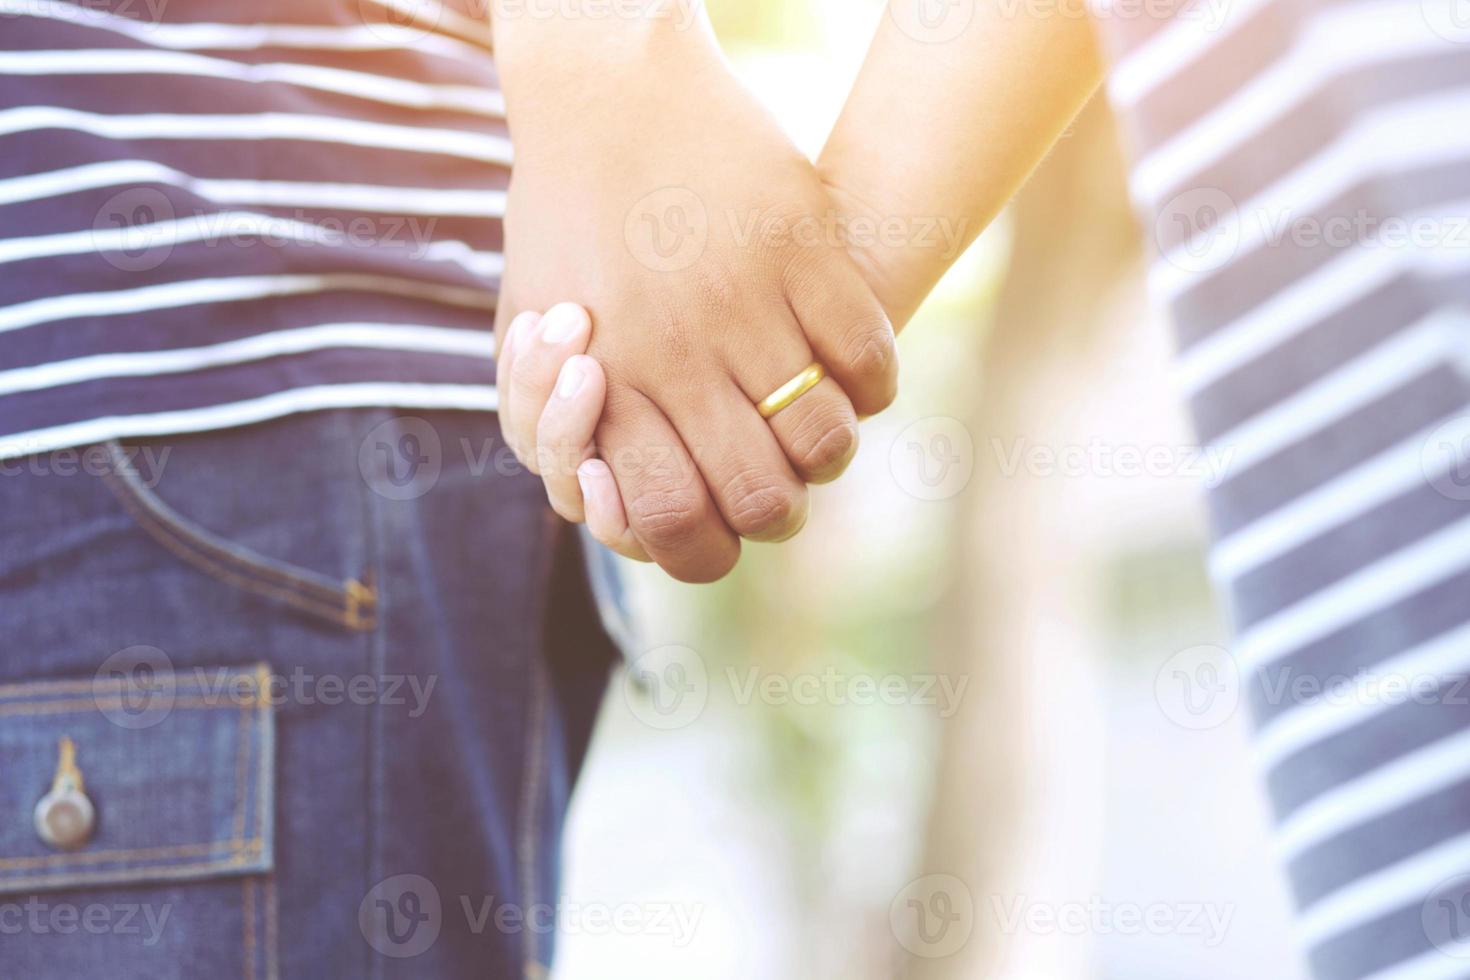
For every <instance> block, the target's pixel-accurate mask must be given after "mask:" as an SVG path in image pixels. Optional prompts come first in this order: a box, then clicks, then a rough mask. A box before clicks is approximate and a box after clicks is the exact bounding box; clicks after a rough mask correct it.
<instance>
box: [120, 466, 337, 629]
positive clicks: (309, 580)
mask: <svg viewBox="0 0 1470 980" xmlns="http://www.w3.org/2000/svg"><path fill="white" fill-rule="evenodd" d="M107 451H108V456H109V464H110V465H109V467H108V469H107V471H106V472H105V473H104V474H103V475H104V476H109V477H112V478H114V480H116V482H117V483H119V484H121V487H122V489H124V490H125V491H126V492H127V494H128V496H129V497H131V498H132V499H133V501H134V502H136V503H137V504H138V505H139V506H140V507H142V508H143V509H144V510H145V511H147V512H148V516H149V517H150V518H151V519H153V520H154V521H157V522H158V523H159V524H160V525H162V526H163V527H164V528H165V529H166V530H168V531H169V533H171V534H173V535H176V536H177V537H179V538H180V539H182V540H183V541H184V542H185V543H186V544H188V545H190V546H191V547H196V548H199V549H200V550H202V551H206V552H209V553H210V554H212V555H214V556H215V557H216V558H217V559H218V560H220V561H222V562H224V563H226V564H229V565H235V566H237V567H239V568H240V569H241V570H243V571H245V572H248V573H250V574H259V575H261V576H264V577H267V578H273V579H276V580H277V581H279V582H281V583H282V584H285V585H289V586H293V587H299V588H301V589H304V590H310V591H314V592H316V593H317V595H318V597H319V598H321V599H322V601H326V602H335V601H337V600H338V599H340V598H341V597H342V592H343V588H342V586H341V585H339V584H338V583H336V582H332V581H330V580H328V579H327V577H326V576H324V575H321V574H319V573H317V572H314V571H311V570H310V569H306V568H300V567H296V566H293V565H291V564H290V563H288V562H283V561H279V560H277V559H274V558H269V557H267V556H265V555H262V554H259V553H256V552H253V551H251V550H250V549H248V548H245V547H244V546H242V545H238V544H235V543H233V542H231V541H228V540H226V539H225V538H222V537H220V536H219V535H217V534H215V533H214V532H212V531H209V530H207V529H205V528H203V527H201V526H199V525H198V524H197V523H195V522H194V521H192V520H190V519H189V518H188V517H186V516H185V515H183V514H180V513H179V512H178V511H176V510H174V508H173V507H172V506H171V505H170V504H169V503H168V502H167V501H165V500H163V499H162V498H160V497H159V496H158V494H157V493H156V492H155V491H154V490H151V489H150V488H149V487H148V486H147V484H145V483H144V482H143V481H142V480H141V479H140V478H139V476H138V471H137V469H136V468H135V467H134V466H133V465H132V463H131V461H129V460H128V458H127V455H126V453H124V452H123V449H122V446H121V444H119V443H118V442H117V441H116V440H113V441H112V442H109V443H107Z"/></svg>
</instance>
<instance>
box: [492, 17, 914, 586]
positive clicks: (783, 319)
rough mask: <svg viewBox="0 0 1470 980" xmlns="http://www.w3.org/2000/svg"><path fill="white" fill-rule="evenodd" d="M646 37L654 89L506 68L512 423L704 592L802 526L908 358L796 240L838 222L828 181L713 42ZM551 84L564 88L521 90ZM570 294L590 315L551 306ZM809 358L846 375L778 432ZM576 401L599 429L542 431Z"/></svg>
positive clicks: (857, 297)
mask: <svg viewBox="0 0 1470 980" xmlns="http://www.w3.org/2000/svg"><path fill="white" fill-rule="evenodd" d="M649 43H650V44H652V45H653V46H654V48H655V49H656V50H654V51H652V52H651V53H650V52H649V51H642V52H641V53H640V55H639V58H644V57H656V58H657V59H659V62H660V70H659V71H657V72H651V71H647V70H643V67H642V66H641V65H640V66H633V65H630V66H629V68H628V69H627V70H626V71H620V70H618V68H617V66H616V64H613V65H611V66H610V65H609V64H608V63H607V59H603V60H602V62H601V63H600V64H598V65H597V69H598V71H597V73H595V75H593V74H592V73H589V75H588V77H587V78H586V79H585V80H584V81H583V83H581V87H580V88H576V89H575V91H574V92H572V93H569V92H568V91H566V86H568V85H572V86H574V87H575V86H576V85H577V84H578V83H577V82H576V80H575V78H573V80H572V81H567V80H566V79H565V77H564V78H563V80H562V82H561V83H560V84H561V85H562V91H560V92H559V93H558V94H557V96H556V98H555V99H544V98H543V97H542V93H538V92H536V91H534V90H528V89H525V88H521V87H519V86H517V85H516V84H514V83H513V81H512V78H513V77H515V73H514V72H508V73H507V76H506V91H507V99H508V104H509V106H510V109H511V113H510V122H511V127H512V131H513V133H514V135H515V139H516V145H517V168H516V172H515V175H514V179H513V182H512V186H511V190H510V199H509V202H508V211H507V218H506V242H505V252H506V255H507V259H508V265H507V269H506V276H505V282H504V286H503V289H502V297H501V308H500V314H499V319H498V332H499V333H500V335H501V338H502V348H501V358H500V364H499V372H500V376H499V385H500V391H501V398H502V408H501V415H502V424H503V427H504V429H505V431H506V435H507V438H508V439H509V440H510V442H511V445H512V447H513V448H515V450H516V451H517V454H518V455H519V456H520V457H521V458H522V460H523V461H524V462H526V463H527V465H529V466H531V467H532V468H533V469H534V470H536V471H537V472H540V473H541V474H542V475H543V477H544V478H545V480H546V483H547V488H548V493H549V495H550V497H551V500H552V502H553V505H554V506H555V507H556V509H557V510H558V512H560V513H561V514H562V515H563V516H565V517H567V518H568V519H571V520H580V519H582V518H583V517H584V511H583V508H582V504H581V499H582V485H583V484H585V485H586V486H587V487H589V488H590V490H591V491H592V492H591V493H590V494H589V499H588V505H587V511H586V514H585V516H586V517H588V518H589V520H591V522H592V525H593V530H594V532H596V533H597V534H598V535H599V537H600V538H601V539H602V540H604V542H605V543H607V544H609V545H610V546H612V547H613V548H614V549H615V550H618V551H621V552H622V553H624V554H628V555H631V556H634V557H645V556H646V557H649V558H652V559H653V560H655V561H657V562H658V563H659V564H660V565H662V566H663V567H664V568H665V569H666V570H668V571H669V572H670V574H672V575H674V576H675V577H677V578H680V579H684V580H687V581H709V580H713V579H716V578H719V577H721V576H723V575H724V574H726V573H727V572H728V571H729V570H730V569H731V568H732V567H733V565H734V563H735V561H736V558H737V557H738V554H739V539H740V537H748V538H751V539H755V540H780V539H784V538H786V537H789V536H791V535H792V534H794V533H796V532H797V531H798V530H800V528H801V526H802V524H803V522H804V521H805V518H806V511H807V499H806V484H807V483H809V482H821V481H825V480H830V479H833V478H835V477H836V476H837V475H839V474H840V473H841V471H842V470H843V469H844V468H845V467H846V465H847V463H848V462H849V461H850V459H851V457H852V455H853V453H854V451H855V449H856V444H857V433H856V424H857V418H858V416H859V415H868V414H872V413H875V412H877V411H880V410H881V409H883V408H884V407H886V405H887V404H888V403H889V401H891V399H892V397H893V393H894V390H895V387H896V374H897V361H896V353H895V348H894V339H893V329H892V326H891V325H890V323H889V321H888V318H887V316H886V315H885V313H884V310H883V308H882V306H881V304H880V303H879V302H878V300H877V299H876V298H875V297H874V295H873V293H872V291H871V290H870V289H869V288H868V286H867V285H866V283H865V282H864V280H863V278H862V276H861V275H860V274H859V272H858V269H857V267H856V266H855V265H854V264H853V263H852V261H851V260H850V258H849V257H848V255H847V253H846V250H845V249H844V248H843V247H842V245H841V243H840V242H833V241H829V240H826V238H825V237H824V236H822V235H821V234H810V233H807V234H801V233H797V232H798V231H799V230H800V229H807V230H808V232H810V230H811V229H814V228H815V229H820V228H823V227H826V226H827V224H828V223H829V222H830V217H829V216H830V214H831V210H832V205H831V202H830V201H829V199H828V197H827V195H826V192H825V189H824V187H823V185H822V183H821V181H820V180H819V179H818V177H817V175H816V173H815V171H814V170H813V168H812V166H811V164H810V163H809V162H808V161H807V160H806V159H805V158H804V157H803V156H801V154H800V153H799V152H798V151H797V150H796V149H795V148H794V147H792V146H791V144H790V143H789V142H788V141H787V140H786V139H785V137H784V135H783V134H782V133H781V132H780V130H779V129H778V127H777V126H776V125H775V124H774V123H773V122H772V121H771V120H770V119H768V118H767V117H766V115H765V114H764V113H763V112H762V111H761V110H760V109H759V108H758V107H757V106H756V105H755V104H754V102H753V101H752V100H751V98H750V97H749V96H748V95H747V94H746V93H745V92H744V90H743V89H741V88H740V86H739V85H738V84H737V83H736V82H735V80H734V78H733V77H732V76H731V75H730V73H729V71H728V69H727V68H726V66H725V65H724V63H723V61H722V60H721V59H720V57H719V55H718V52H717V50H716V49H715V48H714V45H713V41H712V40H708V39H703V38H699V39H696V38H689V37H683V38H678V39H673V40H667V41H666V42H649ZM661 43H662V44H663V46H660V44H661ZM546 70H548V71H549V70H551V69H549V68H548V69H546ZM556 70H558V71H562V72H563V76H566V75H571V76H576V75H577V74H578V72H577V71H576V70H575V69H574V68H573V69H564V68H562V67H559V68H557V69H556ZM537 75H540V77H543V78H545V77H549V76H547V75H546V74H544V73H543V72H536V71H526V72H524V73H521V75H520V77H522V78H525V77H536V76H537ZM669 78H678V79H680V80H681V84H679V85H677V86H670V85H669V84H668V82H667V79H669ZM521 111H523V112H526V113H527V114H526V115H519V114H518V112H521ZM523 120H525V122H523ZM567 299H574V300H576V301H577V302H578V303H580V304H581V306H582V308H585V311H586V312H585V313H584V312H583V310H582V309H579V308H578V307H575V306H571V305H565V304H564V305H561V306H555V305H554V304H558V303H561V302H562V301H564V300H567ZM538 310H546V311H547V313H546V315H545V316H541V317H538V316H536V315H535V314H534V313H531V314H528V315H524V316H517V315H516V314H518V313H520V312H521V311H538ZM589 314H590V316H589ZM512 325H513V329H512ZM582 351H585V352H586V354H588V355H590V357H586V356H574V355H579V354H580V353H581V352H582ZM813 362H819V363H821V364H822V365H824V366H825V368H826V370H827V372H828V373H829V375H830V377H828V378H827V379H826V380H823V381H822V382H821V383H819V384H818V385H817V386H816V387H814V388H813V389H812V390H811V391H809V392H807V393H806V394H804V395H803V396H802V397H801V398H800V399H798V400H797V401H796V402H794V403H793V404H792V405H791V406H790V407H788V408H786V409H785V410H784V411H782V412H780V413H779V414H777V415H775V416H774V417H773V418H771V419H769V420H767V419H763V418H762V417H761V415H760V414H759V413H758V411H757V409H756V403H757V402H759V401H760V400H761V399H763V398H765V397H766V396H768V395H770V394H771V393H772V392H773V391H775V390H776V389H778V388H780V387H781V386H782V385H783V384H785V383H786V382H787V381H789V380H790V379H791V378H793V377H794V376H796V375H797V374H798V373H800V372H801V371H802V370H803V369H804V368H806V367H807V366H808V365H810V364H812V363H813ZM599 365H600V367H599ZM558 376H559V377H560V383H559V384H558V383H557V381H556V379H557V378H558ZM554 388H555V389H556V390H558V391H560V392H564V393H565V396H568V397H563V396H562V395H553V389H554ZM558 397H563V400H564V401H566V402H567V403H568V404H567V406H566V407H569V408H570V407H574V406H580V407H581V408H582V413H581V414H577V413H575V412H574V413H571V414H565V413H558V414H557V417H558V418H559V419H560V421H555V420H553V421H552V422H550V423H547V422H545V421H544V420H543V413H542V408H543V406H545V405H546V404H547V402H548V399H553V398H558ZM604 400H605V406H604V408H603V410H602V411H601V412H600V413H599V412H598V411H597V410H596V409H597V406H596V405H595V404H594V402H601V401H604ZM589 433H591V435H592V438H590V439H589V438H587V436H588V434H589ZM594 455H596V456H599V457H600V459H601V462H600V463H599V462H592V463H586V462H585V461H586V460H589V459H591V458H592V457H593V456H594ZM584 463H585V465H584ZM579 476H580V478H581V480H582V484H579ZM609 488H611V489H614V490H616V491H617V494H616V498H617V499H620V500H621V501H622V502H623V503H624V504H625V505H626V506H625V508H619V509H618V510H617V511H616V512H615V511H614V509H613V507H614V504H613V503H612V501H613V497H611V496H609V495H608V494H605V493H603V492H601V491H602V490H605V489H609ZM624 518H625V519H626V521H625V523H624V520H623V519H624Z"/></svg>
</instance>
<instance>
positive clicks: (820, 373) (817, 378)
mask: <svg viewBox="0 0 1470 980" xmlns="http://www.w3.org/2000/svg"><path fill="white" fill-rule="evenodd" d="M826 376H827V369H826V368H824V367H822V365H820V364H818V363H816V362H812V363H811V364H808V365H807V366H806V367H804V368H802V369H801V373H800V374H798V375H797V376H796V377H794V378H792V379H791V380H790V381H788V382H786V383H785V384H784V385H782V386H781V387H779V388H777V389H776V390H775V391H773V392H771V393H770V394H769V395H767V396H766V397H765V398H762V399H761V400H760V401H758V402H756V405H755V410H756V411H757V412H760V413H761V418H763V419H768V418H771V417H772V416H773V415H775V414H776V413H777V412H779V411H781V410H782V409H784V408H786V407H788V406H789V405H790V404H791V403H792V402H794V401H796V400H797V399H798V398H800V397H801V396H802V395H804V394H806V393H807V392H809V391H811V390H812V389H813V388H815V387H816V386H817V385H818V384H819V383H820V382H821V380H822V379H823V378H825V377H826Z"/></svg>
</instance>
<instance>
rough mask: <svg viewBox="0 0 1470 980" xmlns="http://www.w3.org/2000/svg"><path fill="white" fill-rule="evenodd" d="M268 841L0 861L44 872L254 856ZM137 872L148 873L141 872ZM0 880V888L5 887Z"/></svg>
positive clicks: (228, 841)
mask: <svg viewBox="0 0 1470 980" xmlns="http://www.w3.org/2000/svg"><path fill="white" fill-rule="evenodd" d="M264 847H265V841H264V839H263V838H260V837H252V838H250V839H249V840H240V839H238V838H234V837H225V838H221V839H220V840H213V841H207V842H204V843H199V844H168V845H159V846H157V847H123V848H114V849H113V850H110V851H92V852H87V853H82V854H45V855H37V856H35V857H13V858H0V868H43V867H46V866H48V865H87V864H107V863H109V862H112V861H128V860H134V861H137V860H151V859H158V858H168V857H194V856H197V855H200V854H208V853H209V852H210V851H217V850H222V849H224V848H229V849H230V850H232V851H244V852H253V851H259V850H263V849H264ZM138 870H140V871H143V870H148V869H144V868H139V869H138ZM3 883H4V881H3V879H0V884H3Z"/></svg>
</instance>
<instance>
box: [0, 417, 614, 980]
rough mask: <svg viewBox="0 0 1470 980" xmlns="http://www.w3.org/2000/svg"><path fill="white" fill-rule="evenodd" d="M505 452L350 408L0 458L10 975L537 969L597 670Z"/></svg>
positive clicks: (485, 422)
mask: <svg viewBox="0 0 1470 980" xmlns="http://www.w3.org/2000/svg"><path fill="white" fill-rule="evenodd" d="M508 460H509V456H508V455H507V454H506V453H505V452H504V449H503V445H502V444H501V442H500V439H499V431H498V428H497V425H496V420H495V418H494V417H493V416H490V415H483V414H472V413H454V412H443V413H416V414H415V415H413V416H412V417H409V416H408V415H407V413H396V412H391V411H388V410H382V411H365V410H353V411H337V412H320V413H311V414H305V415H300V416H295V417H291V418H287V419H283V420H278V421H273V422H267V423H262V424H259V425H254V426H248V427H243V428H238V429H233V430H228V431H221V432H212V433H203V434H197V435H188V436H179V437H166V438H159V439H153V440H148V441H144V442H141V443H126V444H119V443H112V444H107V445H101V446H91V447H86V448H84V449H79V450H74V451H63V452H58V453H51V454H48V455H44V456H33V457H29V458H24V459H12V460H8V461H3V462H0V541H3V550H0V627H3V630H0V636H3V640H4V650H5V652H4V655H3V656H0V976H4V977H26V978H33V980H49V978H68V980H71V978H78V977H109V978H126V977H139V978H142V977H148V978H159V977H180V978H185V977H187V978H199V977H240V976H245V977H247V978H254V977H277V976H280V977H301V978H312V980H316V978H324V977H344V978H372V977H415V978H420V977H471V976H473V977H476V978H487V977H488V978H510V977H526V976H530V977H536V976H544V975H545V971H546V965H547V963H548V962H549V959H550V955H551V936H552V930H553V925H554V923H553V920H552V914H551V910H552V908H553V907H554V905H555V901H556V888H557V884H556V882H557V874H558V839H559V835H560V831H561V826H562V822H563V818H564V815H565V813H566V808H567V801H568V796H569V793H570V790H571V787H572V783H573V781H574V779H575V776H576V773H577V770H578V768H579V766H580V764H581V761H582V757H583V754H584V751H585V748H586V744H587V740H588V737H589V734H590V731H591V727H592V722H593V718H594V715H595V713H596V710H597V706H598V704H599V702H600V698H601V695H602V692H603V688H604V686H605V682H606V679H607V674H608V670H609V667H610V665H611V663H612V661H613V659H614V648H613V647H612V645H611V643H610V642H609V640H608V639H607V637H606V635H605V634H604V633H603V631H602V630H601V628H600V625H599V622H598V619H597V616H596V613H595V611H594V604H593V601H592V598H591V596H590V594H589V589H588V585H587V580H586V576H585V573H584V567H585V566H584V564H583V561H582V557H581V552H580V546H579V544H578V539H577V538H576V536H575V535H572V534H570V533H569V532H568V530H567V528H566V527H565V525H563V524H562V523H560V522H559V521H558V520H557V519H556V518H555V517H554V516H553V515H552V514H551V512H550V511H549V509H548V508H547V506H546V503H545V497H544V494H543V491H542V489H541V487H540V482H539V480H537V479H535V478H534V477H532V476H529V475H527V474H525V473H523V472H519V471H517V470H516V469H515V467H513V466H511V465H509V464H508ZM68 745H69V746H70V747H71V750H70V751H71V752H72V753H73V760H74V764H73V765H72V766H71V768H70V769H68V766H67V763H66V761H65V759H64V756H65V755H66V750H65V746H68ZM58 793H60V794H61V795H57V794H58ZM67 794H70V795H67ZM77 796H81V797H84V798H85V802H84V803H81V804H77V805H76V806H71V804H72V803H75V800H76V797H77ZM69 807H70V808H69ZM88 810H89V811H90V812H89V813H88V812H86V811H88ZM48 820H50V821H52V822H53V823H52V824H48V825H47V826H50V827H51V828H52V829H56V828H60V830H59V833H60V835H61V839H60V840H59V841H58V840H56V839H52V840H50V841H49V842H48V840H47V839H44V835H43V834H42V830H43V829H44V828H43V826H42V824H45V823H46V821H48Z"/></svg>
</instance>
